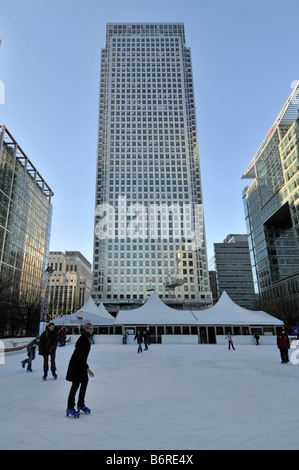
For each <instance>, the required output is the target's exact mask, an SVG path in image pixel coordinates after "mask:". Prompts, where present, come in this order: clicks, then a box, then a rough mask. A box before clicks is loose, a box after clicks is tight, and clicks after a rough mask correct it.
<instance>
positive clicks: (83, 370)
mask: <svg viewBox="0 0 299 470" xmlns="http://www.w3.org/2000/svg"><path fill="white" fill-rule="evenodd" d="M89 351H90V340H89V338H88V336H86V335H84V334H82V335H81V336H80V337H79V338H78V340H77V342H76V345H75V351H74V352H73V355H72V357H71V359H70V362H69V366H68V370H67V373H66V380H68V381H69V382H83V381H85V380H88V374H87V369H88V364H87V358H88V354H89Z"/></svg>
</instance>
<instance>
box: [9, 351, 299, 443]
mask: <svg viewBox="0 0 299 470" xmlns="http://www.w3.org/2000/svg"><path fill="white" fill-rule="evenodd" d="M73 348H74V343H72V344H70V345H68V346H65V347H58V348H57V361H56V362H57V374H58V379H57V380H54V379H53V378H52V376H51V374H50V375H49V379H48V380H47V381H43V380H42V375H43V371H42V358H41V356H37V357H36V359H35V360H34V361H33V372H32V373H28V372H27V371H26V369H22V367H21V360H22V359H24V358H25V357H26V350H23V351H21V352H14V353H9V354H6V355H5V357H4V361H3V362H4V364H0V383H1V390H0V394H1V428H0V448H1V449H8V450H13V449H18V450H22V449H25V450H54V449H56V450H57V449H58V450H73V449H74V450H80V449H94V450H96V449H103V450H110V449H113V450H151V449H156V450H187V449H193V450H197V449H199V450H201V449H204V450H215V449H219V450H223V449H225V450H246V449H248V450H253V449H257V450H274V449H281V450H283V449H298V448H299V440H298V395H299V364H298V365H297V364H295V363H291V362H290V363H288V364H281V363H280V355H279V351H278V349H277V348H276V346H256V345H250V346H237V347H236V350H235V351H233V350H230V351H229V350H228V349H227V346H224V345H156V344H153V345H151V346H150V347H149V350H148V351H143V352H142V353H141V354H137V345H135V344H134V345H122V344H121V345H99V344H95V345H93V346H92V348H91V351H90V355H89V360H88V363H89V366H90V368H91V370H92V371H93V372H94V374H95V377H94V378H91V379H90V381H89V385H88V389H87V395H86V405H87V406H88V407H90V408H91V410H92V412H91V414H90V415H81V416H80V418H79V419H74V418H71V417H68V418H66V417H65V409H66V402H67V396H68V392H69V389H70V383H69V382H67V381H66V380H65V374H66V369H67V365H68V362H69V359H70V356H71V354H72V352H73ZM290 352H292V350H290ZM295 352H296V351H295ZM295 352H294V354H295Z"/></svg>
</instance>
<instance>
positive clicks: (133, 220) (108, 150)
mask: <svg viewBox="0 0 299 470" xmlns="http://www.w3.org/2000/svg"><path fill="white" fill-rule="evenodd" d="M100 78H101V80H100V102H99V132H98V160H97V181H96V211H95V241H94V280H93V296H94V298H95V299H96V300H104V301H111V302H116V303H117V302H118V303H125V302H128V303H134V302H136V303H138V302H140V301H141V302H142V301H144V300H146V299H147V298H148V295H149V292H151V290H152V289H154V290H155V291H156V292H157V293H158V294H159V295H160V296H161V297H162V298H163V299H165V300H166V301H167V300H168V301H171V300H175V301H176V302H178V303H181V304H183V303H184V302H187V301H190V302H194V303H197V304H198V305H199V306H204V307H206V306H207V305H208V304H210V302H211V292H210V286H209V276H208V267H207V259H206V242H205V230H204V221H203V210H202V204H203V203H202V190H201V177H200V166H199V154H198V139H197V130H196V116H195V101H194V91H193V78H192V67H191V52H190V49H189V48H187V47H186V44H185V33H184V25H183V24H181V23H165V24H164V23H163V24H162V23H150V24H146V23H141V24H135V23H126V24H120V23H113V24H108V25H107V35H106V47H105V48H103V49H102V54H101V77H100ZM190 242H191V243H190Z"/></svg>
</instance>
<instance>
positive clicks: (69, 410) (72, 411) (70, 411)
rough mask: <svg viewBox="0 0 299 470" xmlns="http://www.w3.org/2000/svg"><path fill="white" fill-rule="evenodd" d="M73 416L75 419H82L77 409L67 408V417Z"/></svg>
mask: <svg viewBox="0 0 299 470" xmlns="http://www.w3.org/2000/svg"><path fill="white" fill-rule="evenodd" d="M69 415H71V416H73V418H79V417H80V413H79V411H76V410H75V408H67V410H66V416H69Z"/></svg>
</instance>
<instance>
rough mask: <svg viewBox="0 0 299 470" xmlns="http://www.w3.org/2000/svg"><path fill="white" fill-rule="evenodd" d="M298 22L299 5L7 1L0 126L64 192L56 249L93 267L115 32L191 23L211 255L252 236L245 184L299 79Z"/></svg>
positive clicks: (1, 29) (57, 202)
mask: <svg viewBox="0 0 299 470" xmlns="http://www.w3.org/2000/svg"><path fill="white" fill-rule="evenodd" d="M298 17H299V1H298V0H286V1H285V2H283V3H282V2H281V1H277V0H272V1H269V0H259V1H256V0H251V1H250V2H248V1H243V0H226V1H223V0H214V1H213V0H212V1H208V0H205V1H203V0H184V1H177V0H159V1H157V0H152V1H151V2H146V1H142V0H139V1H137V0H127V1H126V2H123V1H120V0H110V1H108V2H107V1H102V0H59V1H58V0H51V1H46V0H9V1H7V0H6V1H4V0H0V38H1V40H2V46H1V48H0V80H1V81H2V82H3V83H4V85H5V103H4V104H0V123H1V124H5V125H6V126H7V128H8V130H9V131H10V132H11V133H12V135H13V136H14V137H15V139H16V140H17V141H18V143H19V145H20V146H21V147H22V149H23V150H24V152H25V153H26V154H27V156H28V157H29V159H30V160H31V161H32V163H33V164H34V165H35V166H36V167H37V169H38V170H39V172H40V173H41V175H42V176H43V177H44V179H45V180H46V182H47V183H48V185H49V186H50V187H51V188H52V189H53V191H54V193H55V196H54V198H53V220H52V230H51V243H50V249H51V250H57V251H65V250H79V251H81V253H82V254H83V255H84V256H85V257H86V258H87V259H88V260H89V261H90V262H92V251H93V230H94V220H93V218H94V205H95V203H94V199H95V198H94V195H95V170H96V152H97V123H98V98H99V68H100V52H101V48H102V47H104V46H105V34H106V24H107V23H109V22H164V21H165V22H183V23H184V25H185V33H186V44H187V46H188V47H190V48H191V53H192V66H193V79H194V91H195V101H196V106H197V128H198V136H199V152H200V164H201V178H202V187H203V201H204V213H205V224H206V236H207V244H208V257H209V258H210V257H211V256H212V255H213V243H217V242H222V241H223V239H224V238H225V237H226V235H227V234H229V233H245V232H246V227H245V221H244V211H243V203H242V190H243V188H244V187H245V186H246V185H247V184H249V183H250V182H248V181H247V180H242V179H241V176H242V174H243V172H244V171H245V169H246V168H247V166H248V164H249V163H250V161H251V159H252V158H253V156H254V154H255V152H256V151H257V149H258V147H259V146H260V144H261V142H262V140H263V139H264V137H265V135H266V134H267V132H268V131H269V129H270V128H271V125H272V123H273V122H274V120H275V118H276V116H277V114H278V113H279V111H280V110H281V108H282V106H283V104H284V102H285V101H286V99H287V98H288V96H289V94H290V93H291V91H292V89H291V83H292V82H293V81H294V80H298V79H299V60H298V53H297V47H298V40H299V29H298Z"/></svg>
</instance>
